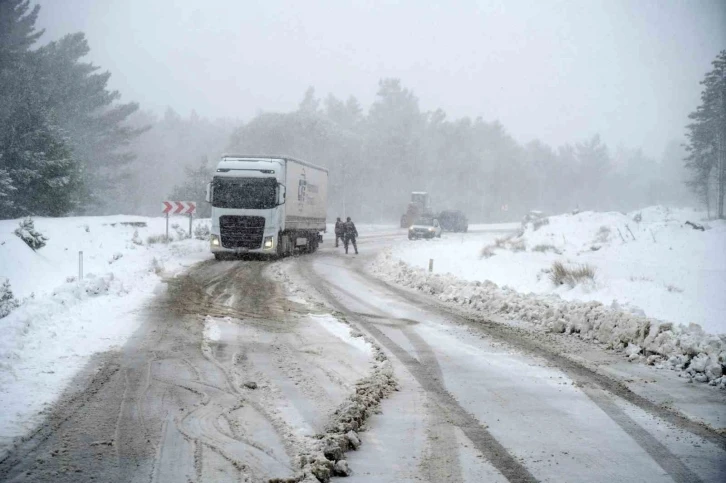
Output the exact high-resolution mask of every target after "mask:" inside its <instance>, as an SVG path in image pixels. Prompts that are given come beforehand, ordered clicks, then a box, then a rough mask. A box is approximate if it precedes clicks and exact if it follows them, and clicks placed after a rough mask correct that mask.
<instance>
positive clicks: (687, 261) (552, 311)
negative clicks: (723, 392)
mask: <svg viewBox="0 0 726 483" xmlns="http://www.w3.org/2000/svg"><path fill="white" fill-rule="evenodd" d="M638 213H639V214H640V217H637V218H636V216H637V214H638ZM638 213H633V214H629V215H623V214H620V213H591V212H590V213H580V214H577V215H561V216H557V217H551V218H549V220H548V223H545V224H542V225H540V226H539V227H538V229H535V228H534V227H533V226H532V224H529V225H528V226H527V229H526V230H525V231H524V233H522V234H521V236H519V237H517V236H513V237H511V238H510V239H508V240H505V239H500V240H498V241H495V240H493V238H494V237H493V236H490V237H489V238H490V240H489V241H488V242H485V241H483V239H482V238H481V237H478V238H477V237H471V236H467V235H463V236H462V235H454V234H452V235H444V239H443V240H440V241H438V240H437V241H434V242H433V243H410V242H409V243H400V244H398V245H396V246H394V247H392V248H391V249H388V250H385V251H384V252H383V253H382V254H381V255H380V256H379V257H378V258H377V259H376V260H375V262H374V263H373V265H372V266H371V271H372V272H373V273H374V274H375V275H376V276H378V277H380V278H382V279H384V280H387V281H389V282H394V283H397V284H400V285H403V286H406V287H409V288H414V289H417V290H420V291H423V292H426V293H428V294H431V295H433V296H435V297H436V298H437V299H439V300H440V301H443V302H446V303H451V304H455V305H457V306H459V307H463V308H466V309H467V310H471V311H474V312H477V313H485V314H496V315H499V316H501V317H503V318H505V319H507V320H509V321H510V322H514V323H516V322H518V321H524V322H525V323H527V324H531V325H532V326H534V327H538V328H540V329H546V330H548V331H552V332H559V333H563V332H564V333H567V334H574V335H577V336H579V337H580V338H581V339H583V340H588V341H593V342H597V343H600V344H602V345H604V347H606V348H610V349H614V350H616V351H620V352H623V353H624V354H625V355H626V356H627V358H628V360H630V361H641V362H644V363H647V364H650V365H655V366H657V367H659V368H670V369H674V370H678V371H682V372H681V374H682V375H683V376H687V377H689V378H692V379H693V380H695V381H699V382H708V383H709V384H711V385H713V386H719V387H722V388H726V377H722V376H723V372H724V367H723V365H724V363H726V336H724V335H721V336H717V335H712V334H709V333H707V332H706V331H704V330H703V329H702V328H701V326H700V325H697V324H689V325H688V326H686V325H682V324H679V323H677V322H679V320H678V319H680V320H683V319H684V317H687V314H689V312H695V314H694V313H690V315H691V316H692V317H693V318H691V319H690V321H694V319H695V320H696V321H698V322H700V323H703V324H704V325H706V326H707V327H708V328H709V329H710V330H709V331H714V332H716V331H718V332H726V328H724V327H723V323H724V318H723V313H724V311H725V310H726V308H724V307H722V305H723V304H724V303H726V301H725V298H724V297H723V293H726V253H724V250H723V247H724V246H726V224H724V223H722V222H714V223H710V226H708V225H707V226H706V230H705V231H701V230H693V229H692V228H691V227H690V226H685V227H684V223H685V221H691V220H692V221H695V222H697V223H699V224H700V223H701V222H700V221H699V220H700V217H699V216H698V213H694V212H693V211H686V210H667V209H664V208H661V207H654V208H650V209H646V210H642V211H641V212H638ZM633 218H636V219H638V220H639V221H637V222H636V221H634V220H633ZM686 219H687V220H686ZM621 225H622V226H621ZM625 225H627V226H625ZM603 227H605V228H603ZM631 231H632V232H633V233H632V234H631V233H630V232H631ZM619 232H620V233H622V234H623V238H625V236H627V237H628V238H625V239H623V238H621V237H620V235H619V234H618V233H619ZM657 240H661V241H660V243H658V241H657ZM492 242H493V243H492ZM486 246H488V249H487V250H486V252H487V253H486V256H483V257H482V256H481V255H480V254H481V253H482V250H483V249H484V248H485V247H486ZM535 247H537V250H534V248H535ZM540 250H544V251H540ZM429 258H433V259H435V272H439V273H434V274H429V273H428V272H427V271H426V270H424V269H423V268H417V267H425V266H426V264H427V262H428V259H429ZM555 261H561V262H563V263H564V264H565V266H582V264H588V265H590V266H592V267H594V269H595V273H596V277H595V280H594V281H592V280H590V281H586V282H585V283H581V284H576V285H575V286H574V287H570V286H567V285H566V284H565V285H563V286H558V287H556V286H554V285H553V284H552V282H551V280H550V277H549V275H550V273H551V272H548V271H547V270H550V267H551V266H552V264H553V262H555ZM446 272H448V273H446ZM443 273H446V274H443ZM674 283H677V284H679V286H680V289H679V290H669V288H668V287H669V286H671V285H670V284H674ZM498 284H499V285H498ZM604 304H606V305H604ZM636 305H637V306H636ZM646 313H647V314H648V316H646V315H645V314H646ZM653 314H657V315H656V316H655V317H654V316H653ZM663 314H672V315H675V316H676V317H671V318H669V319H668V320H667V321H665V320H662V319H663V318H665V317H662V315H663ZM656 317H658V318H656ZM673 318H675V319H677V320H673ZM686 320H687V319H686Z"/></svg>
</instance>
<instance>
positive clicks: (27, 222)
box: [15, 217, 48, 251]
mask: <svg viewBox="0 0 726 483" xmlns="http://www.w3.org/2000/svg"><path fill="white" fill-rule="evenodd" d="M15 234H16V235H17V236H18V237H19V238H20V239H21V240H23V241H24V242H25V243H26V245H28V246H29V247H30V248H32V249H33V250H35V251H37V250H40V249H41V248H43V247H44V246H45V242H47V241H48V237H46V236H45V235H43V234H42V233H40V232H39V231H38V230H36V229H35V223H34V222H33V219H32V218H30V217H27V218H25V219H24V220H22V221H20V223H19V224H18V227H17V228H16V229H15Z"/></svg>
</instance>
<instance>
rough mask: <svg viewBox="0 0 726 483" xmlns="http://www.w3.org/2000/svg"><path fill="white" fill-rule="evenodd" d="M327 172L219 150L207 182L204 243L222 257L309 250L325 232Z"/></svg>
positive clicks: (281, 158) (285, 160)
mask: <svg viewBox="0 0 726 483" xmlns="http://www.w3.org/2000/svg"><path fill="white" fill-rule="evenodd" d="M327 197H328V170H326V169H325V168H321V167H319V166H315V165H314V164H310V163H306V162H304V161H300V160H298V159H293V158H290V157H286V156H255V155H239V154H225V155H224V156H222V159H221V161H220V162H219V164H218V165H217V170H216V172H215V173H214V178H213V179H212V181H211V182H210V183H209V185H208V186H207V201H208V202H210V203H211V204H212V230H211V240H210V245H211V249H212V252H213V253H214V256H215V257H216V258H217V259H218V260H219V259H221V258H223V257H225V256H227V255H233V254H243V253H258V254H265V255H274V256H287V255H291V254H292V253H293V252H294V251H295V250H296V249H297V250H301V251H305V252H314V251H315V250H316V249H317V248H318V244H319V243H320V242H322V240H323V235H322V233H323V232H325V215H326V211H327Z"/></svg>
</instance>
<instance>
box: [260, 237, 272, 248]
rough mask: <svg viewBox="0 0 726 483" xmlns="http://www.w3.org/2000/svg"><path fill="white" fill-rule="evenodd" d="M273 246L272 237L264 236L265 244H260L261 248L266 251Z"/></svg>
mask: <svg viewBox="0 0 726 483" xmlns="http://www.w3.org/2000/svg"><path fill="white" fill-rule="evenodd" d="M273 244H274V243H273V237H271V236H266V237H265V242H264V243H263V244H262V246H263V247H264V248H266V249H270V248H272V245H273Z"/></svg>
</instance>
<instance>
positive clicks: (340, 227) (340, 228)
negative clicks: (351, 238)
mask: <svg viewBox="0 0 726 483" xmlns="http://www.w3.org/2000/svg"><path fill="white" fill-rule="evenodd" d="M344 226H345V223H343V222H342V221H340V217H338V219H337V220H335V247H336V248H337V247H338V246H339V245H338V240H340V241H343V233H344V232H345V229H344Z"/></svg>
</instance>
